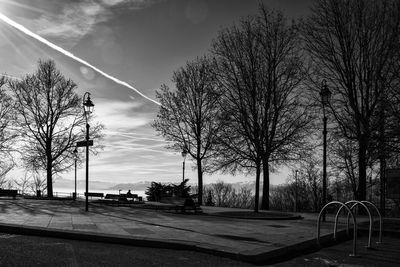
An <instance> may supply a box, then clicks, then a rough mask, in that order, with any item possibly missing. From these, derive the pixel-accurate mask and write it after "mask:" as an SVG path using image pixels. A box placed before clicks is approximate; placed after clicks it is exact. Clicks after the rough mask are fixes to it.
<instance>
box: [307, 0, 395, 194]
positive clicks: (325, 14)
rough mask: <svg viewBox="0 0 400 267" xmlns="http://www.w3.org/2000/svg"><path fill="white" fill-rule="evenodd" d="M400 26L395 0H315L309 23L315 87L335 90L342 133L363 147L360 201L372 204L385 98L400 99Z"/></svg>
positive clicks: (334, 108) (359, 161) (335, 111)
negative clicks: (370, 188) (371, 165)
mask: <svg viewBox="0 0 400 267" xmlns="http://www.w3.org/2000/svg"><path fill="white" fill-rule="evenodd" d="M399 26H400V2H399V1H391V0H387V1H385V0H382V1H375V0H354V1H349V0H345V1H339V0H321V1H315V2H314V5H313V6H312V14H311V15H310V16H309V17H308V19H307V20H306V21H305V23H304V43H305V47H306V50H307V51H308V53H309V56H310V58H311V60H312V62H313V63H314V66H315V71H314V73H313V75H314V76H313V79H314V82H315V84H318V85H319V84H320V81H321V80H322V79H326V81H327V84H328V87H329V89H330V90H331V91H332V96H333V97H332V101H331V102H332V103H331V110H330V111H331V114H332V115H333V117H334V118H335V122H336V125H337V127H334V129H335V130H337V131H336V134H337V135H339V134H340V135H341V138H346V139H349V140H351V141H354V142H356V144H357V161H356V162H357V164H358V176H359V179H358V187H357V196H356V198H357V199H358V200H365V199H366V177H367V174H366V169H367V166H368V161H369V160H371V159H369V158H368V157H369V156H372V155H373V153H371V151H370V150H371V144H372V143H374V138H380V137H379V134H378V135H377V134H375V133H376V132H378V133H379V132H382V127H381V126H382V124H383V121H382V120H381V119H378V117H379V114H380V113H382V112H381V111H382V110H381V109H380V106H381V105H380V103H381V102H382V101H381V100H382V96H383V95H391V94H392V93H395V94H397V93H396V92H394V91H393V89H392V88H395V87H394V84H398V77H399V75H398V74H399V70H398V68H397V66H398V63H397V62H398V59H399V48H400V47H399V44H400V42H399V36H400V32H399V30H400V27H399ZM396 68H397V69H396ZM318 91H319V88H318ZM390 91H392V92H390ZM375 143H376V142H375ZM382 144H383V143H382V142H381V143H380V145H382ZM368 152H370V153H368Z"/></svg>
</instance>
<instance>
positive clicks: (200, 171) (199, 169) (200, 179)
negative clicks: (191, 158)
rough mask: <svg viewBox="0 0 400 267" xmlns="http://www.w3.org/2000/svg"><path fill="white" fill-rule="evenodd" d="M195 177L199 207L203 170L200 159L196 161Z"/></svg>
mask: <svg viewBox="0 0 400 267" xmlns="http://www.w3.org/2000/svg"><path fill="white" fill-rule="evenodd" d="M197 177H198V187H199V189H198V196H197V197H198V198H197V201H198V203H199V205H203V170H202V166H201V159H197Z"/></svg>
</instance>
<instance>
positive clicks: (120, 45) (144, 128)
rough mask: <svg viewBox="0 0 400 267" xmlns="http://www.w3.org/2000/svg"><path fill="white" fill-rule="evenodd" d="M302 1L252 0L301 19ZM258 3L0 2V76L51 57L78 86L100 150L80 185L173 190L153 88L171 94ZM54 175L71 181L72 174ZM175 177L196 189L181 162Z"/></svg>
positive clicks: (172, 158)
mask: <svg viewBox="0 0 400 267" xmlns="http://www.w3.org/2000/svg"><path fill="white" fill-rule="evenodd" d="M310 1H311V0H264V1H262V2H263V3H264V5H265V6H266V7H267V8H273V9H280V10H282V11H284V13H285V14H286V15H287V16H289V17H293V18H298V17H301V16H305V15H307V13H308V12H309V11H308V10H309V9H308V7H309V5H310ZM258 4H259V1H251V0H70V1H62V0H56V1H54V0H34V1H32V0H0V74H7V75H10V76H13V77H23V76H24V75H26V74H30V73H33V72H34V71H35V70H36V69H37V63H38V60H39V59H44V60H47V59H52V60H54V61H55V63H56V66H57V68H58V69H59V70H61V72H62V73H63V75H64V76H65V77H67V78H71V79H72V80H73V81H74V82H75V83H76V84H77V85H78V89H77V93H78V94H79V95H80V96H83V94H84V93H85V92H90V93H91V97H92V101H93V103H94V104H95V109H94V114H93V115H94V116H95V120H96V121H99V122H101V123H102V124H104V125H105V127H106V130H105V132H104V133H105V139H104V140H103V141H102V145H103V146H104V149H103V151H101V152H100V153H99V154H98V155H95V156H91V157H90V165H89V166H90V179H93V180H96V181H104V182H114V183H135V182H139V181H161V182H180V181H181V180H182V160H183V159H182V156H181V153H180V152H174V151H170V150H167V149H166V148H165V147H166V142H165V141H164V140H163V138H162V137H161V136H159V135H158V134H157V132H156V131H155V130H154V129H153V128H152V127H151V125H150V124H151V123H152V122H153V121H154V119H155V117H156V114H157V112H158V110H159V105H157V103H156V102H157V99H156V98H155V94H156V90H158V89H159V88H160V86H161V85H162V84H166V85H168V86H170V88H172V89H173V88H174V84H173V83H172V82H171V78H172V75H173V72H174V71H175V70H177V69H178V68H180V67H182V66H184V65H185V63H186V62H187V61H190V60H193V59H195V58H196V57H199V56H203V55H204V54H206V53H207V52H208V51H209V49H210V46H211V43H212V40H213V39H214V38H216V37H217V34H218V32H219V31H220V30H221V29H223V28H225V27H229V26H231V25H233V24H234V23H238V22H239V21H240V18H242V17H245V16H248V15H253V14H256V13H257V10H258ZM21 27H23V28H21ZM28 32H29V33H28ZM96 143H97V141H96V140H94V144H95V145H96ZM84 170H85V168H84V165H82V166H81V167H80V168H79V170H78V179H83V178H84V177H85V172H84ZM17 171H18V169H17ZM287 174H288V172H287V170H282V171H280V172H277V173H273V174H272V176H271V183H272V184H279V183H283V182H284V181H285V179H286V178H287ZM61 177H62V178H65V179H73V178H74V172H73V170H71V172H68V173H63V174H61ZM185 178H189V179H190V182H192V183H195V182H196V181H197V174H196V171H195V165H194V164H193V163H192V162H191V160H190V158H187V160H186V171H185ZM217 180H224V181H226V182H240V181H243V182H245V181H253V180H254V177H253V176H243V175H240V174H238V175H235V176H232V175H226V174H213V175H208V174H206V175H204V182H205V183H212V182H215V181H217ZM56 186H57V185H56V184H55V187H56Z"/></svg>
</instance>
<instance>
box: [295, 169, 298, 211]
mask: <svg viewBox="0 0 400 267" xmlns="http://www.w3.org/2000/svg"><path fill="white" fill-rule="evenodd" d="M298 172H299V171H298V170H296V175H295V177H294V179H295V183H296V190H295V191H294V212H297V199H298V183H297V173H298Z"/></svg>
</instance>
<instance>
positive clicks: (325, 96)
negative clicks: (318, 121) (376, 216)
mask: <svg viewBox="0 0 400 267" xmlns="http://www.w3.org/2000/svg"><path fill="white" fill-rule="evenodd" d="M320 95H321V102H322V110H323V114H324V118H323V121H324V130H323V132H322V133H323V136H324V151H323V169H322V173H323V176H322V205H323V206H325V205H326V179H327V178H326V135H327V129H326V128H327V127H326V125H327V121H328V118H327V117H326V111H325V107H326V106H328V105H329V101H330V99H331V91H329V89H328V87H327V86H326V80H323V81H322V88H321V92H320ZM322 221H324V222H325V221H326V213H325V212H324V213H323V214H322Z"/></svg>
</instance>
